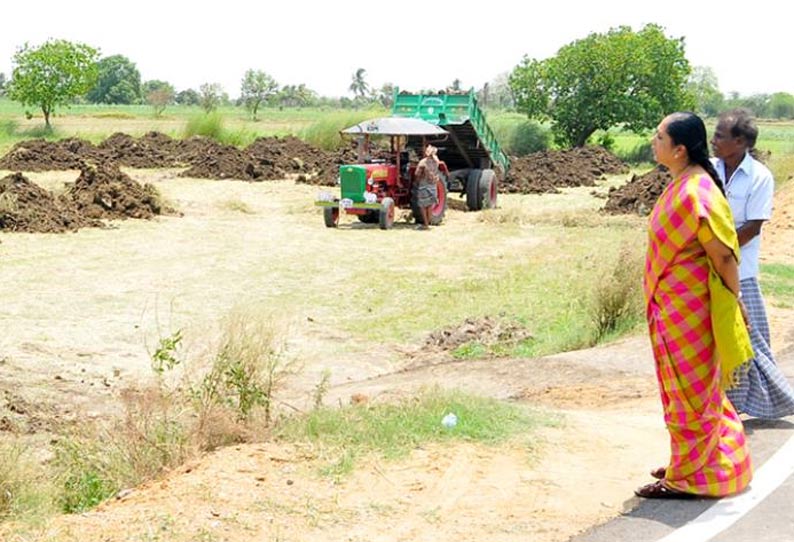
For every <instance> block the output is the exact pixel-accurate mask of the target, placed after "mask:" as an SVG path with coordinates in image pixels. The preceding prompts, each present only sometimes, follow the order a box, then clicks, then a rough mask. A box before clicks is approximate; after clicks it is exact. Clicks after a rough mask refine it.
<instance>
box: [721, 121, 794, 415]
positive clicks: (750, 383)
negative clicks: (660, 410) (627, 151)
mask: <svg viewBox="0 0 794 542" xmlns="http://www.w3.org/2000/svg"><path fill="white" fill-rule="evenodd" d="M757 137H758V127H757V126H756V124H755V121H754V120H753V117H752V115H751V113H750V111H748V110H747V109H733V110H730V111H726V112H724V113H722V114H721V115H720V117H719V120H718V121H717V127H716V129H715V131H714V135H713V137H712V138H711V147H712V149H713V151H714V156H715V157H716V158H715V159H713V160H712V162H713V164H714V168H715V169H716V170H717V174H718V175H719V176H720V180H721V181H722V182H723V185H724V186H725V191H726V192H727V195H728V203H729V204H730V206H731V211H732V212H733V220H734V223H735V225H736V234H737V235H738V237H739V246H740V247H741V255H742V259H741V264H740V265H739V282H740V283H741V295H742V301H743V302H744V304H745V306H746V307H747V312H748V315H749V317H750V341H751V342H752V345H753V352H754V354H755V358H754V359H753V362H752V363H751V364H750V366H749V368H748V370H747V372H746V373H742V374H741V375H740V380H739V385H738V386H737V387H736V388H735V389H732V390H729V391H728V398H729V399H730V400H731V402H733V406H734V407H736V409H737V410H738V411H739V412H743V413H745V414H748V415H750V416H754V417H757V418H767V419H769V418H782V417H784V416H790V415H791V414H794V390H792V388H791V385H790V384H789V383H788V380H786V377H785V376H784V375H783V373H782V372H781V371H780V369H779V368H778V366H777V364H776V363H775V358H774V356H773V355H772V349H771V347H770V339H769V321H768V320H767V316H766V307H765V306H764V298H763V296H762V295H761V288H760V287H759V285H758V273H759V265H758V253H759V250H760V245H761V226H762V225H763V223H764V222H765V221H767V220H769V219H770V218H771V217H772V195H773V193H774V189H775V181H774V178H773V177H772V173H771V172H770V171H769V169H768V168H767V167H766V166H764V164H762V163H761V162H759V161H758V160H756V159H755V158H754V157H753V151H754V147H755V141H756V139H757Z"/></svg>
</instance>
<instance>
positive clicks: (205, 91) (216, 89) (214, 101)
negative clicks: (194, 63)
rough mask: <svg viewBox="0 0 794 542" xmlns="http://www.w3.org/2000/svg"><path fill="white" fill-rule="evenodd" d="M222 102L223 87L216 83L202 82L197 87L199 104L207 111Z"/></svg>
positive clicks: (214, 108)
mask: <svg viewBox="0 0 794 542" xmlns="http://www.w3.org/2000/svg"><path fill="white" fill-rule="evenodd" d="M222 102H223V89H222V88H221V86H220V84H218V83H204V84H203V85H201V86H200V87H199V105H201V108H202V109H204V111H206V112H207V113H212V112H213V111H215V110H216V109H218V106H220V105H221V103H222Z"/></svg>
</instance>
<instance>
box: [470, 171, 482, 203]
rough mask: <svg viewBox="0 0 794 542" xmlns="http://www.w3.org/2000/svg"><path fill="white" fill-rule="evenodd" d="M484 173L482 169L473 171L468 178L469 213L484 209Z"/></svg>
mask: <svg viewBox="0 0 794 542" xmlns="http://www.w3.org/2000/svg"><path fill="white" fill-rule="evenodd" d="M482 173H483V170H481V169H472V170H470V171H469V175H468V176H467V177H466V207H468V208H469V211H479V210H480V209H482V191H481V190H480V178H481V177H482Z"/></svg>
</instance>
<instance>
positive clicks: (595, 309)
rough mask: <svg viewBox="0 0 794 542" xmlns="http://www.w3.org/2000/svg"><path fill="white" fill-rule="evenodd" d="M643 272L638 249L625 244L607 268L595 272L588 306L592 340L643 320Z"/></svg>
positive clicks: (597, 339) (599, 338) (597, 340)
mask: <svg viewBox="0 0 794 542" xmlns="http://www.w3.org/2000/svg"><path fill="white" fill-rule="evenodd" d="M642 272H643V263H642V254H641V252H640V251H639V250H638V249H636V248H634V247H631V246H628V245H626V246H624V247H623V248H622V249H621V250H620V253H619V255H618V258H617V260H616V261H615V262H614V264H613V265H612V268H611V269H610V270H607V271H606V272H599V273H596V274H595V276H596V278H597V280H596V281H595V291H594V295H593V301H592V306H591V309H590V312H591V316H592V320H593V325H594V334H593V335H594V336H593V342H594V343H597V342H599V341H601V340H603V339H604V338H606V337H608V336H610V335H611V334H614V333H616V332H621V331H625V330H628V329H630V328H631V327H633V326H635V325H636V324H637V323H638V322H640V321H641V320H642V292H641V290H640V288H641V285H642Z"/></svg>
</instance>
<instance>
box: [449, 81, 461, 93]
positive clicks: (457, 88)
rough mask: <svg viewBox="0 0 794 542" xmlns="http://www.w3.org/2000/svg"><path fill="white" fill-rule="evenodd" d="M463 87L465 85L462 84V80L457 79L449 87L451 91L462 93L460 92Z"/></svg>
mask: <svg viewBox="0 0 794 542" xmlns="http://www.w3.org/2000/svg"><path fill="white" fill-rule="evenodd" d="M462 85H463V83H461V81H460V79H455V80H454V81H452V84H451V85H450V86H449V90H452V91H455V92H460V90H461V89H462V88H463V87H462Z"/></svg>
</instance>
